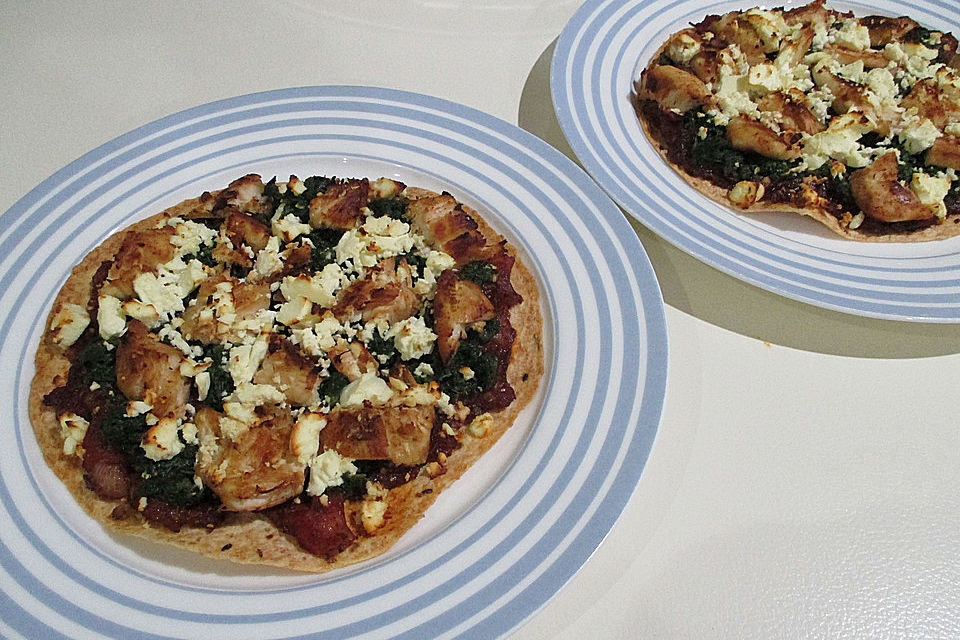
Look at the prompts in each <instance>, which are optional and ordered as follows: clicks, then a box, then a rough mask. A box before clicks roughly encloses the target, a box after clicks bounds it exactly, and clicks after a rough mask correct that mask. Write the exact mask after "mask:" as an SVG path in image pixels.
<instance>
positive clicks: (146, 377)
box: [117, 320, 190, 418]
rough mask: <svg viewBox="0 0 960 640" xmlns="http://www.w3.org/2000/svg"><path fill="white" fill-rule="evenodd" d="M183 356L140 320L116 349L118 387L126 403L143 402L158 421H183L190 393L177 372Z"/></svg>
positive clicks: (129, 328)
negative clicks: (149, 407) (167, 419)
mask: <svg viewBox="0 0 960 640" xmlns="http://www.w3.org/2000/svg"><path fill="white" fill-rule="evenodd" d="M182 360H183V354H182V353H180V350H179V349H177V348H175V347H172V346H170V345H168V344H164V343H163V342H161V341H160V339H159V338H158V337H157V336H155V335H154V334H152V333H150V331H148V330H147V327H146V325H144V324H143V323H142V322H140V321H139V320H133V321H131V322H130V323H129V325H128V327H127V333H126V335H124V337H123V340H122V342H121V343H120V346H119V347H117V387H119V388H120V391H122V392H123V395H125V396H126V397H127V399H128V400H142V401H144V402H146V403H147V404H149V405H150V406H152V407H153V409H152V413H153V414H154V415H155V416H157V417H158V418H163V417H168V416H170V417H174V418H182V417H183V415H184V413H185V412H186V405H187V397H188V394H189V392H190V382H189V380H188V379H187V378H186V377H185V376H183V375H182V374H181V373H180V363H181V361H182Z"/></svg>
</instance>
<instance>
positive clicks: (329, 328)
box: [291, 312, 344, 356]
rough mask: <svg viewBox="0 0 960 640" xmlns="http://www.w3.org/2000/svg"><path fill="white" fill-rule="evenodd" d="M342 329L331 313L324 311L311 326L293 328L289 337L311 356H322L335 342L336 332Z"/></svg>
mask: <svg viewBox="0 0 960 640" xmlns="http://www.w3.org/2000/svg"><path fill="white" fill-rule="evenodd" d="M343 329H344V326H343V325H342V324H340V321H339V320H337V319H336V317H334V315H333V314H332V313H329V312H327V313H324V315H323V317H322V319H321V320H320V322H317V323H316V324H314V325H313V326H312V327H306V328H304V329H293V330H292V331H291V339H292V341H293V343H294V344H298V345H300V347H301V348H302V349H303V350H304V351H305V352H306V353H307V354H309V355H311V356H322V355H324V354H325V353H326V352H327V351H329V350H330V349H332V348H333V346H334V344H336V337H335V336H336V334H337V333H338V332H340V331H342V330H343Z"/></svg>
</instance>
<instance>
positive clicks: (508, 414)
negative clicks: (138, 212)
mask: <svg viewBox="0 0 960 640" xmlns="http://www.w3.org/2000/svg"><path fill="white" fill-rule="evenodd" d="M541 332H542V320H541V313H540V301H539V297H538V290H537V285H536V282H535V279H534V277H533V276H532V274H531V273H530V271H529V270H528V269H527V268H526V267H525V265H524V264H523V262H522V261H521V259H520V257H519V256H518V255H517V253H516V252H515V250H514V249H513V247H512V246H511V245H509V244H508V243H507V242H506V241H505V240H504V239H503V238H502V237H501V236H500V235H498V234H497V233H496V232H495V231H494V230H493V229H492V228H491V227H490V226H489V225H488V224H487V223H486V222H485V221H484V220H483V218H482V217H481V216H480V215H479V214H478V213H477V212H476V211H474V210H472V209H470V208H469V207H467V206H466V205H464V204H462V203H460V202H458V201H457V200H456V199H455V198H454V196H453V195H451V194H449V193H435V192H432V191H428V190H425V189H420V188H416V187H411V186H407V185H404V184H402V183H400V182H398V181H395V180H392V179H387V178H380V179H377V180H370V179H367V178H350V179H344V178H328V177H322V176H314V177H310V178H307V179H304V180H301V179H299V178H297V177H295V176H291V177H290V178H289V179H288V180H286V181H277V180H276V179H272V180H269V181H267V182H266V183H264V182H263V180H262V179H261V177H260V176H258V175H247V176H244V177H242V178H239V179H238V180H236V181H234V182H233V183H231V184H230V185H229V186H228V187H226V188H225V189H223V190H220V191H215V192H205V193H203V194H202V195H200V196H199V197H197V198H195V199H192V200H187V201H185V202H183V203H181V204H179V205H177V206H174V207H172V208H170V209H167V210H166V211H163V212H161V213H158V214H156V215H154V216H151V217H149V218H147V219H144V220H141V221H139V222H136V223H135V224H133V225H131V226H130V227H128V228H126V229H124V230H122V231H120V232H118V233H116V234H114V235H113V236H111V237H110V238H108V239H107V240H106V241H105V242H103V243H102V244H101V245H100V246H98V247H97V248H96V249H94V250H93V251H91V252H90V253H89V254H88V255H87V256H86V257H84V259H83V260H82V261H81V262H80V263H79V264H78V265H77V266H76V267H75V268H74V269H73V271H72V273H71V275H70V276H69V278H68V279H67V280H66V282H65V284H64V285H63V287H62V289H61V290H60V292H59V294H58V295H57V297H56V300H55V302H54V304H53V306H52V309H51V310H50V313H49V318H48V320H47V325H46V329H45V332H44V334H43V336H42V340H41V342H40V345H39V347H38V350H37V354H36V375H35V378H34V380H33V385H32V389H31V396H30V417H31V421H32V423H33V425H34V429H35V432H36V435H37V438H38V441H39V444H40V447H41V449H42V451H43V454H44V457H45V459H46V461H47V462H48V464H49V465H50V467H51V468H52V469H53V470H54V472H55V473H56V475H57V476H58V477H59V478H60V479H61V480H62V481H63V482H64V483H65V484H66V486H67V487H68V488H69V490H70V491H71V493H72V494H73V496H74V497H75V498H76V500H77V501H78V502H79V504H80V505H82V506H83V508H84V509H85V510H86V511H87V512H88V513H89V514H90V515H91V516H92V517H93V518H95V519H96V520H97V521H99V522H100V523H103V524H104V525H105V526H107V527H109V528H111V529H114V530H119V531H123V532H126V533H130V534H134V535H137V536H141V537H144V538H147V539H150V540H154V541H159V542H163V543H170V544H173V545H177V546H179V547H182V548H185V549H189V550H191V551H194V552H197V553H201V554H204V555H207V556H213V557H218V558H226V559H229V560H232V561H235V562H240V563H252V564H263V565H271V566H277V567H285V568H290V569H295V570H300V571H310V572H322V571H327V570H330V569H334V568H337V567H343V566H346V565H349V564H352V563H355V562H358V561H361V560H364V559H368V558H371V557H374V556H377V555H379V554H381V553H383V552H384V551H385V550H387V549H388V548H389V547H390V546H391V545H392V544H394V543H395V542H396V541H397V540H398V539H399V538H400V537H401V536H402V535H403V534H404V533H405V532H406V531H408V530H409V529H410V528H411V527H412V526H413V525H414V524H415V523H416V522H417V521H418V520H419V519H420V518H421V517H422V516H423V514H424V512H425V511H426V510H427V508H428V507H429V506H430V505H431V504H432V503H433V502H434V500H435V499H436V498H437V496H438V495H439V494H440V493H441V492H442V491H444V490H445V489H446V488H448V487H449V486H450V485H451V484H452V483H453V482H454V481H455V480H456V479H457V478H458V477H460V476H461V475H462V474H463V473H464V472H465V471H466V470H467V469H468V468H469V467H470V466H471V465H472V464H474V463H475V462H477V460H478V459H479V458H480V457H481V456H482V455H483V454H484V453H485V452H486V451H487V450H488V449H489V448H490V447H491V446H492V445H493V443H494V442H496V440H497V439H498V438H499V437H500V436H501V435H502V434H503V433H504V432H505V431H506V430H507V429H508V428H509V427H510V425H511V424H512V423H513V422H514V420H515V418H516V417H517V415H518V413H519V412H520V411H521V410H522V409H523V407H524V406H526V405H527V404H528V403H529V402H530V400H531V399H532V397H533V396H534V394H535V392H536V389H537V386H538V384H539V381H540V378H541V375H542V372H543V355H542V344H541V339H542V335H541Z"/></svg>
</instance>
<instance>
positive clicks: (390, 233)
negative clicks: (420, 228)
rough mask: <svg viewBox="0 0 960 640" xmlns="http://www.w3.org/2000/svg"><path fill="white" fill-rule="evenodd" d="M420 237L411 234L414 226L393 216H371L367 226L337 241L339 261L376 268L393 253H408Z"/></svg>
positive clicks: (356, 267) (365, 222)
mask: <svg viewBox="0 0 960 640" xmlns="http://www.w3.org/2000/svg"><path fill="white" fill-rule="evenodd" d="M416 241H417V239H416V238H415V237H414V236H413V235H412V234H411V233H410V225H408V224H407V223H406V222H403V221H402V220H395V219H394V218H391V217H389V216H381V217H368V218H366V220H365V221H364V223H363V225H361V226H360V227H358V228H356V229H351V230H349V231H347V232H346V233H344V234H343V236H341V238H340V241H339V242H338V243H337V247H336V252H337V262H338V263H340V264H344V265H345V263H347V261H350V263H351V264H352V265H353V268H354V269H355V270H357V271H359V267H372V266H374V265H375V264H377V262H379V261H380V260H382V259H384V258H389V257H390V256H396V255H400V254H402V253H407V252H409V251H410V250H411V249H413V247H414V245H415V244H416Z"/></svg>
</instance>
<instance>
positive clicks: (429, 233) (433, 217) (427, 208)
mask: <svg viewBox="0 0 960 640" xmlns="http://www.w3.org/2000/svg"><path fill="white" fill-rule="evenodd" d="M407 217H408V218H410V227H411V228H412V229H413V231H415V232H416V233H419V234H420V235H422V236H423V237H424V239H425V240H426V241H427V244H430V245H434V246H435V245H440V246H441V247H442V248H443V250H444V251H445V252H446V253H448V254H450V256H451V257H453V259H454V260H455V261H456V263H457V264H458V265H461V264H464V263H466V262H469V261H470V260H475V259H478V258H480V257H482V254H483V251H484V249H485V248H486V245H487V241H486V238H484V237H483V234H482V233H481V232H480V230H479V227H478V225H477V223H476V221H475V220H474V219H473V218H471V217H470V215H469V214H468V213H467V212H466V211H464V210H463V207H462V206H461V205H460V203H459V202H457V201H456V200H455V199H454V197H453V196H451V195H450V194H443V195H439V196H429V197H425V198H417V199H416V200H413V201H411V202H410V204H409V205H408V206H407Z"/></svg>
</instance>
